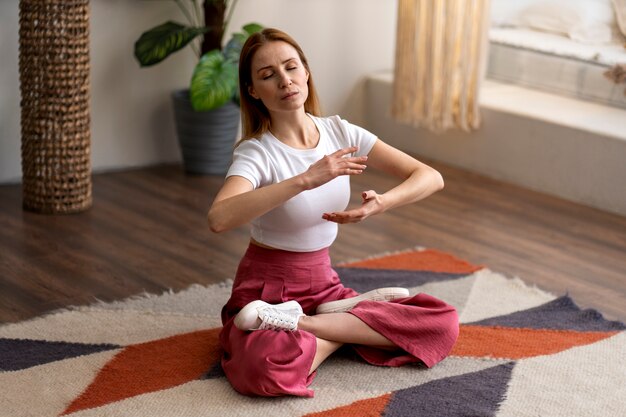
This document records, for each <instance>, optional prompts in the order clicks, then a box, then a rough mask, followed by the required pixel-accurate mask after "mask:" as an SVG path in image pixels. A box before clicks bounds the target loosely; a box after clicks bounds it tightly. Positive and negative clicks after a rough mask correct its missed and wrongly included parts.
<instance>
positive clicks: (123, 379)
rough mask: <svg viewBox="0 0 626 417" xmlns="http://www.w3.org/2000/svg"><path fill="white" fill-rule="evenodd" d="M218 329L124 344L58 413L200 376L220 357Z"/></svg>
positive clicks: (101, 404)
mask: <svg viewBox="0 0 626 417" xmlns="http://www.w3.org/2000/svg"><path fill="white" fill-rule="evenodd" d="M220 330H221V328H215V329H208V330H199V331H196V332H192V333H184V334H179V335H175V336H171V337H167V338H164V339H159V340H153V341H150V342H146V343H140V344H136V345H131V346H128V347H126V348H125V349H124V350H122V351H121V352H119V353H118V354H117V355H115V356H114V357H113V359H111V360H110V361H109V362H108V363H107V364H106V365H105V366H104V367H103V368H102V369H101V370H100V372H99V373H98V375H96V377H95V379H94V380H93V382H92V383H91V384H90V385H89V386H88V387H87V389H86V390H85V391H84V392H83V393H82V394H81V395H80V396H78V397H77V398H76V399H75V400H74V401H73V402H72V403H71V404H70V405H69V406H68V407H67V409H66V410H65V411H64V412H63V413H62V414H61V415H66V414H71V413H74V412H76V411H79V410H84V409H87V408H95V407H100V406H103V405H105V404H109V403H112V402H115V401H119V400H123V399H125V398H130V397H134V396H136V395H140V394H145V393H148V392H154V391H159V390H162V389H166V388H171V387H174V386H177V385H181V384H184V383H186V382H189V381H193V380H195V379H198V378H200V377H201V376H202V375H203V374H204V373H206V372H207V371H208V370H209V369H210V368H211V367H212V366H213V365H214V364H215V363H216V362H217V361H218V360H219V359H220V356H221V350H220V348H219V343H218V335H219V332H220Z"/></svg>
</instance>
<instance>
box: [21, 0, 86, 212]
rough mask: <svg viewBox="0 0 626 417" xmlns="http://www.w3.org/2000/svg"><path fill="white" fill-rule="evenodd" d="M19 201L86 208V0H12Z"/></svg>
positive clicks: (42, 207)
mask: <svg viewBox="0 0 626 417" xmlns="http://www.w3.org/2000/svg"><path fill="white" fill-rule="evenodd" d="M19 46H20V57H19V67H20V91H21V96H22V101H21V128H22V185H23V206H24V208H25V209H27V210H31V211H36V212H40V213H73V212H78V211H83V210H85V209H87V208H89V207H90V206H91V203H92V196H91V163H90V149H91V148H90V139H91V132H90V114H89V110H90V109H89V99H90V87H89V84H90V79H89V69H90V67H89V0H20V43H19Z"/></svg>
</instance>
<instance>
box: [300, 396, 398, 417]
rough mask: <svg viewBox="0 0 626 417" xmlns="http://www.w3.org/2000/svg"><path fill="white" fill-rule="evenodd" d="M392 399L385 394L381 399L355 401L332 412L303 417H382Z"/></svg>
mask: <svg viewBox="0 0 626 417" xmlns="http://www.w3.org/2000/svg"><path fill="white" fill-rule="evenodd" d="M390 399H391V394H385V395H381V396H380V397H374V398H367V399H365V400H359V401H355V402H353V403H351V404H348V405H344V406H341V407H337V408H333V409H331V410H326V411H320V412H317V413H310V414H306V415H305V416H303V417H354V416H359V417H380V416H382V415H383V412H384V411H385V408H386V407H387V404H389V400H390Z"/></svg>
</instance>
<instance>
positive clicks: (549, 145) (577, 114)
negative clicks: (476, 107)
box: [365, 73, 626, 215]
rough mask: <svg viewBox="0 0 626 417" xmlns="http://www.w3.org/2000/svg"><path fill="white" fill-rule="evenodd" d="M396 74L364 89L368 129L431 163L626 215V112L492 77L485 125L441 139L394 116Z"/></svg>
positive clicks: (485, 91)
mask: <svg viewBox="0 0 626 417" xmlns="http://www.w3.org/2000/svg"><path fill="white" fill-rule="evenodd" d="M391 96H392V76H391V74H390V73H381V74H375V75H372V76H370V77H369V78H368V80H367V84H366V100H365V101H366V109H365V120H366V123H365V127H366V128H368V129H369V130H371V131H372V132H373V133H375V134H377V135H378V136H379V137H380V138H381V139H383V140H384V141H386V142H388V143H390V144H391V145H393V146H396V147H398V148H400V149H403V150H405V151H407V152H412V153H415V154H418V155H421V156H424V157H426V158H431V159H435V160H438V161H441V162H445V163H449V164H451V165H454V166H457V167H460V168H464V169H468V170H471V171H474V172H478V173H481V174H484V175H487V176H489V177H492V178H496V179H500V180H504V181H508V182H511V183H514V184H517V185H521V186H523V187H527V188H530V189H533V190H536V191H540V192H546V193H549V194H553V195H556V196H559V197H562V198H565V199H568V200H571V201H575V202H578V203H582V204H585V205H589V206H592V207H596V208H599V209H601V210H605V211H610V212H614V213H617V214H621V215H626V109H621V108H616V107H608V106H604V105H601V104H597V103H590V102H585V101H580V100H576V99H573V98H569V97H561V96H557V95H554V94H548V93H545V92H540V91H535V90H530V89H527V88H522V87H519V86H514V85H508V84H502V83H498V82H495V81H492V80H487V81H486V82H485V83H484V84H483V88H482V90H481V100H480V103H481V114H482V126H481V128H480V129H479V130H477V131H475V132H472V133H465V132H462V131H460V130H454V131H448V132H446V133H444V134H441V135H437V134H434V133H431V132H429V131H427V130H425V129H421V128H415V127H412V126H408V125H404V124H400V123H398V122H395V121H393V120H392V118H391V116H390V110H389V109H390V104H391Z"/></svg>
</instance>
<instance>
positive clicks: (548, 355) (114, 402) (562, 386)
mask: <svg viewBox="0 0 626 417" xmlns="http://www.w3.org/2000/svg"><path fill="white" fill-rule="evenodd" d="M336 270H337V272H338V273H339V275H340V277H341V279H342V281H343V283H344V284H345V285H346V286H350V287H352V288H354V289H356V290H357V291H360V292H364V291H367V290H369V289H373V288H376V287H381V286H403V287H406V288H409V291H410V292H411V294H415V293H419V292H425V293H428V294H431V295H433V296H435V297H438V298H441V299H443V300H444V301H446V302H448V303H450V304H452V305H454V306H455V307H456V308H457V310H458V312H459V318H460V322H461V328H460V334H459V339H458V341H457V343H456V345H455V347H454V348H453V350H452V353H451V355H450V356H449V357H448V358H446V359H445V360H443V361H442V362H440V363H439V364H437V365H435V366H434V367H433V368H430V369H429V368H426V367H424V366H420V365H408V366H403V367H399V368H388V367H378V366H372V365H368V364H366V363H364V362H363V361H362V360H360V359H358V357H357V356H356V355H355V354H354V353H353V352H352V350H351V349H350V348H342V349H341V350H340V351H338V352H337V353H336V354H335V355H333V357H331V358H330V359H328V360H327V361H326V362H324V363H323V364H322V365H321V366H320V368H319V370H318V375H317V377H316V379H315V381H314V382H313V384H312V385H311V389H313V390H314V391H315V397H314V398H299V397H282V398H256V397H246V396H242V395H240V394H238V393H236V392H235V391H234V390H233V389H232V388H231V387H230V385H229V383H228V381H227V380H226V378H225V377H224V374H223V372H222V371H221V368H220V365H219V359H220V355H221V352H220V349H219V345H218V340H217V336H218V334H219V331H220V325H221V323H220V310H221V307H222V305H223V304H224V303H225V302H226V300H227V299H228V296H229V294H230V290H231V286H232V281H225V282H223V283H221V284H217V285H210V286H200V285H193V286H191V287H189V288H187V289H186V290H184V291H181V292H176V293H174V292H167V293H164V294H161V295H153V294H144V295H142V296H138V297H132V298H129V299H126V300H120V301H116V302H111V303H104V302H99V303H95V304H93V305H90V306H82V307H73V308H69V309H64V310H60V311H55V312H52V313H50V314H47V315H45V316H42V317H38V318H34V319H31V320H27V321H23V322H19V323H11V324H4V325H0V415H1V416H7V417H9V416H10V417H22V416H24V417H25V416H37V417H46V416H72V417H89V416H189V417H191V416H194V417H197V416H224V417H230V416H307V417H343V416H371V417H379V416H385V417H390V416H403V417H405V416H616V417H617V416H619V417H623V416H626V333H625V330H626V326H624V324H623V323H619V322H616V321H609V320H606V319H604V318H603V317H602V315H601V314H600V313H599V312H597V311H595V310H581V309H580V308H578V307H577V306H576V304H575V302H574V300H572V299H571V298H570V297H568V296H567V295H562V296H555V295H552V294H549V293H547V292H545V291H542V290H540V289H538V288H536V287H534V286H528V285H526V284H525V283H524V282H523V281H522V280H520V279H518V278H509V277H506V276H504V275H502V274H499V273H496V272H493V271H491V270H489V269H488V268H486V267H484V266H481V265H473V264H471V263H469V262H466V261H464V260H462V259H459V258H457V257H455V256H453V255H451V254H447V253H444V252H441V251H437V250H434V249H411V250H407V251H404V252H399V253H393V254H384V255H380V256H375V257H372V258H369V259H365V260H361V261H356V262H351V263H346V264H342V265H338V266H336Z"/></svg>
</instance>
